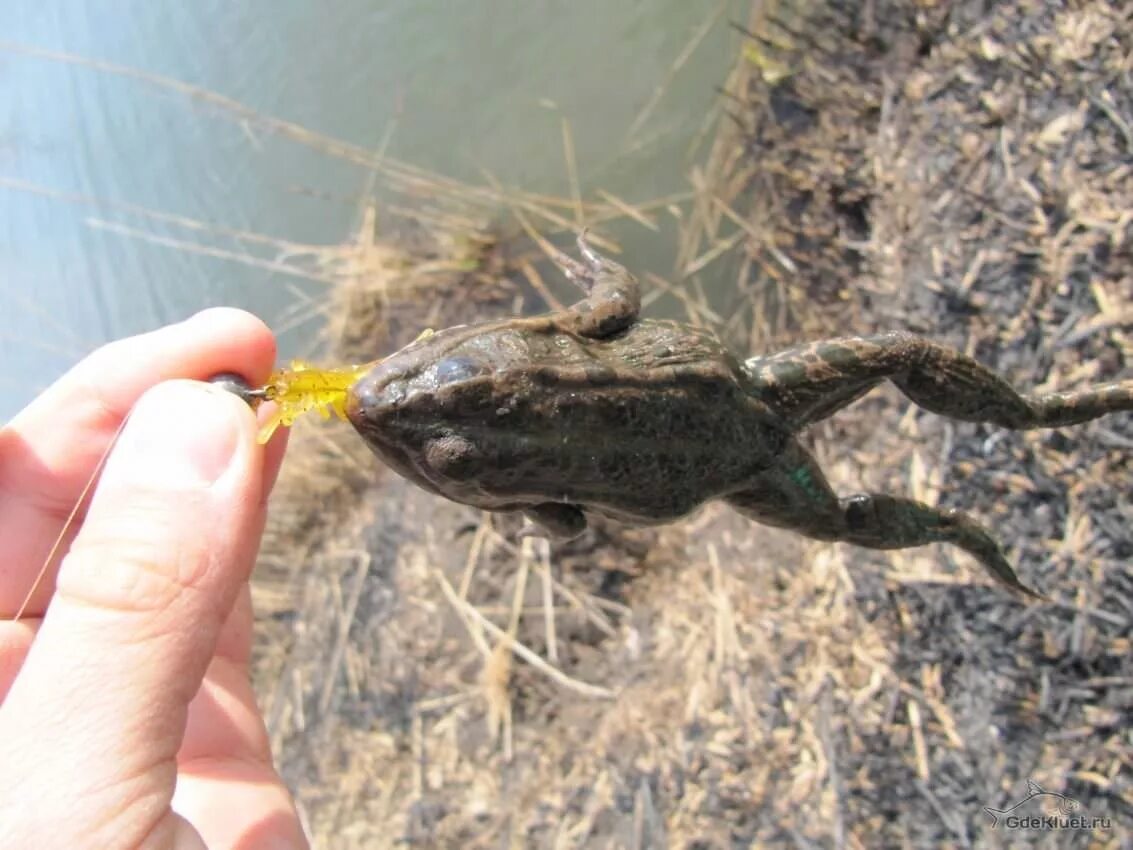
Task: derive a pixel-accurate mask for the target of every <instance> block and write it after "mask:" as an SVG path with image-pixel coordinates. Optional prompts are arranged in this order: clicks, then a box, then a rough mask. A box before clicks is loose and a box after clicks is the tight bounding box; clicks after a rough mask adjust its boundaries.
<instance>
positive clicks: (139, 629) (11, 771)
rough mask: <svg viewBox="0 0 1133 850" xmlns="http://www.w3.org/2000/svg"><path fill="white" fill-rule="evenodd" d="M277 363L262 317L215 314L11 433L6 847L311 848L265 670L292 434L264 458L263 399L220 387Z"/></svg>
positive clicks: (154, 344) (5, 482)
mask: <svg viewBox="0 0 1133 850" xmlns="http://www.w3.org/2000/svg"><path fill="white" fill-rule="evenodd" d="M274 360H275V342H274V340H273V338H272V335H271V332H270V331H269V330H268V329H267V328H266V327H265V326H264V325H263V323H261V322H260V321H259V320H258V319H256V318H254V317H253V316H251V315H249V314H247V313H243V312H241V311H238V310H227V309H223V310H209V311H206V312H205V313H203V314H200V315H198V316H196V317H194V318H192V319H190V320H189V321H187V322H184V323H181V324H178V325H172V326H170V327H167V328H163V329H161V330H158V331H155V332H153V333H150V334H145V335H142V336H138V337H133V338H130V339H127V340H122V341H120V342H116V343H112V344H111V345H109V346H106V347H105V348H103V349H101V350H99V351H97V352H95V353H94V354H92V355H91V356H90V357H89V358H87V359H86V360H84V361H83V362H82V363H80V364H79V365H78V366H76V367H75V368H74V369H73V370H71V372H69V373H68V374H67V375H65V376H64V377H63V378H61V379H60V380H59V381H58V382H57V383H56V384H55V385H54V386H52V387H51V388H49V389H48V390H47V391H46V392H44V393H43V395H41V396H40V397H39V398H38V399H36V400H35V401H34V402H33V403H32V404H31V405H29V406H28V407H27V408H26V409H25V410H24V411H22V412H21V413H20V414H19V415H18V416H17V417H15V418H14V419H13V420H12V421H11V422H10V423H9V424H8V425H7V426H5V427H4V428H3V430H2V431H0V700H2V702H0V846H2V847H45V846H52V847H67V848H85V847H92V848H95V847H97V848H119V847H121V848H135V847H142V848H179V850H180V848H203V847H207V848H260V847H268V848H304V847H306V846H307V842H306V839H305V838H304V837H303V833H302V830H301V828H300V825H299V819H298V817H297V815H296V811H295V807H294V804H293V801H292V799H291V796H290V795H289V793H288V792H287V789H286V788H285V787H284V785H283V783H282V781H281V780H280V778H279V776H278V774H277V773H276V771H275V769H274V767H273V766H272V760H271V753H270V749H269V746H268V737H267V733H266V730H265V727H264V721H263V717H262V715H261V713H260V710H259V708H258V707H257V705H256V699H255V695H254V694H253V692H252V688H251V684H250V681H249V675H248V661H249V655H250V651H251V635H252V608H251V597H250V593H249V587H248V578H249V575H250V573H251V570H252V565H253V562H254V560H255V556H256V551H257V549H258V546H259V541H260V536H261V533H262V530H263V525H264V517H265V505H266V500H267V496H268V493H269V491H270V490H271V487H272V484H273V483H274V480H275V476H276V473H277V471H278V469H279V464H280V460H281V458H282V455H283V451H284V442H285V439H286V437H285V436H284V431H282V430H281V431H280V432H279V433H278V434H277V436H276V437H275V438H273V440H272V441H271V442H270V443H269V444H268V445H267V446H266V447H265V446H259V445H257V443H256V429H257V422H256V416H255V414H254V413H253V412H252V411H251V410H250V409H249V408H248V406H247V405H245V404H244V403H243V402H241V401H240V400H239V399H238V398H236V396H234V395H232V394H230V393H226V392H224V391H222V390H220V389H217V388H215V387H210V386H208V385H207V384H204V383H201V382H202V381H204V380H205V379H207V378H208V377H210V376H211V375H214V374H216V373H219V372H236V373H239V374H241V375H243V376H244V377H245V378H246V379H247V380H248V381H249V382H250V383H251V384H253V385H256V384H258V383H260V382H263V381H264V380H265V379H266V378H267V376H268V373H269V372H270V371H271V368H272V364H273V363H274ZM130 411H133V412H132V413H130ZM128 413H130V416H129V419H128V421H127V422H126V425H125V428H124V429H123V431H122V434H121V436H120V438H119V439H118V442H117V443H116V444H115V446H114V448H113V449H112V450H111V452H110V455H109V457H108V459H107V462H106V466H105V469H104V470H103V472H102V476H101V478H100V480H99V483H98V486H97V488H96V489H95V490H94V491H93V493H92V496H91V497H90V501H89V506H88V507H87V508H86V510H84V511H82V512H81V513H80V515H79V516H78V517H77V518H76V521H75V524H74V528H72V529H71V530H70V531H69V532H68V534H67V536H66V542H67V546H66V547H65V549H64V551H66V552H67V554H66V556H65V557H64V558H62V560H61V563H59V564H57V565H51V566H50V568H49V570H48V573H47V574H46V576H45V577H44V579H43V581H42V582H41V584H40V586H39V589H38V590H37V591H36V593H35V594H33V595H32V597H31V599H30V603H29V604H28V606H27V608H26V611H25V614H24V617H23V619H21V620H20V621H19V622H15V621H14V620H13V617H14V615H15V614H16V612H17V611H18V610H19V609H20V607H21V605H22V604H23V602H24V599H25V596H26V595H27V592H28V590H29V588H31V587H32V586H33V584H34V583H35V580H36V575H37V573H38V572H39V571H40V569H41V567H42V566H43V564H44V561H45V559H46V557H47V554H48V551H49V549H50V546H51V543H52V541H53V540H54V539H55V538H56V536H57V535H58V534H59V532H60V531H61V530H62V529H63V526H64V522H65V519H66V517H67V514H68V513H69V512H70V510H71V508H72V506H73V505H74V503H75V501H76V500H77V499H78V497H79V495H80V493H81V491H82V488H83V486H84V484H85V483H86V481H87V479H88V478H89V477H90V476H91V474H92V472H93V470H94V468H95V466H96V464H97V462H98V460H99V458H100V457H101V456H102V455H103V453H104V451H105V449H106V447H107V445H108V444H109V443H110V441H111V438H112V436H113V435H114V433H115V432H116V430H117V429H118V427H119V425H120V424H121V422H122V420H123V418H124V417H126V416H127V414H128Z"/></svg>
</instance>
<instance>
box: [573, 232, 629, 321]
mask: <svg viewBox="0 0 1133 850" xmlns="http://www.w3.org/2000/svg"><path fill="white" fill-rule="evenodd" d="M578 250H579V253H581V254H582V258H583V259H584V260H585V261H586V262H584V263H580V262H578V261H577V260H574V259H572V258H571V257H568V256H566V255H565V254H558V255H557V256H556V257H554V260H555V262H556V263H558V265H559V268H561V269H562V270H563V274H565V275H566V276H567V277H568V278H570V279H571V280H572V281H574V282H575V283H576V284H578V285H579V286H580V287H581V288H582V291H583V292H585V293H586V298H584V299H583V300H582V301H579V302H578V303H577V304H574V305H572V306H571V307H570V308H569V309H568V310H567V311H566V314H565V316H564V317H563V318H564V321H565V322H566V323H567V325H568V329H569V330H571V331H574V332H575V333H577V334H579V335H580V336H585V337H590V338H592V339H605V338H606V337H611V336H613V335H615V334H617V333H619V332H621V331H623V330H625V329H626V328H628V327H629V326H630V325H632V324H633V323H634V322H635V321H637V316H638V313H639V312H640V311H641V285H640V284H639V283H638V281H637V278H636V277H634V276H633V275H632V274H630V273H629V271H628V270H627V269H626V268H625V266H623V265H621V264H620V263H615V262H614V261H613V260H611V259H609V258H608V257H603V256H602V255H601V254H599V253H598V252H597V251H595V250H594V249H593V248H591V247H590V246H589V245H588V244H587V242H586V231H585V230H584V231H583V232H582V233H580V234H579V235H578Z"/></svg>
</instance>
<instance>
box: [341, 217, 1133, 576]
mask: <svg viewBox="0 0 1133 850" xmlns="http://www.w3.org/2000/svg"><path fill="white" fill-rule="evenodd" d="M577 244H578V251H579V254H580V257H581V259H579V260H576V259H574V258H572V257H569V256H567V255H566V254H563V253H562V252H559V251H557V250H554V251H553V253H552V256H553V259H554V260H555V262H556V263H557V264H558V266H559V267H560V268H561V269H562V271H563V272H564V274H565V275H566V277H567V278H569V279H570V280H572V281H573V282H574V283H575V284H577V285H578V286H579V287H580V288H581V289H582V291H583V293H584V297H583V298H582V300H580V301H578V302H577V303H575V304H573V305H571V306H569V307H566V308H564V309H560V310H555V311H552V312H549V313H545V314H541V315H534V316H521V317H509V318H503V319H496V320H487V321H481V322H477V323H473V324H465V325H456V326H453V327H449V328H445V329H443V330H439V331H436V332H432V333H429V334H424V335H422V337H420V338H418V339H417V340H416V341H414V342H413V343H411V344H409V345H408V346H406V347H405V348H402V349H401V350H400V351H397V352H396V353H394V354H392V355H390V356H388V357H386V358H384V359H382V360H380V361H377V362H376V364H375V365H374V366H373V367H372V368H370V369H369V370H367V371H366V372H364V373H363V375H362V377H361V378H360V379H359V380H358V381H357V382H355V383H354V384H353V385H352V386H351V387H350V388H349V390H348V391H347V398H346V403H345V408H346V415H347V418H348V420H349V421H350V423H351V424H352V425H353V427H354V428H355V430H356V431H357V432H358V434H359V435H360V436H361V437H362V439H363V440H364V441H365V442H366V444H367V445H368V446H369V447H370V449H371V450H372V451H373V452H374V453H375V454H376V455H377V457H378V458H379V459H380V460H381V461H383V462H384V463H385V464H386V465H388V466H389V467H391V468H392V469H393V470H394V471H396V472H397V473H399V474H400V475H401V476H403V477H405V478H406V479H408V480H409V481H411V482H413V483H414V484H416V485H418V486H420V487H422V488H423V489H425V490H427V491H429V492H431V493H435V494H437V495H439V496H442V497H445V498H447V499H450V500H452V501H455V502H459V503H462V504H465V505H470V506H473V507H476V508H481V509H484V510H487V511H500V512H514V511H518V512H522V514H523V515H524V516H526V518H527V520H528V521H529V522H528V524H527V526H526V528H525V529H524V531H523V533H524V534H534V535H541V536H546V537H549V538H551V539H553V540H560V541H561V540H569V539H571V538H574V537H577V536H579V535H580V534H582V533H583V532H584V531H585V530H586V528H587V526H588V522H589V519H592V518H594V517H596V516H598V517H605V518H608V519H612V520H615V521H618V522H622V523H626V524H630V525H635V526H650V525H659V524H664V523H670V522H673V521H676V520H679V519H681V518H683V517H686V516H688V515H689V514H691V513H692V512H694V511H695V510H696V509H698V508H699V507H700V506H701V505H703V504H705V503H706V502H709V501H712V500H721V501H723V502H724V503H726V504H728V505H730V506H731V507H732V508H733V509H735V510H736V511H738V512H739V513H740V514H741V515H743V516H744V517H747V518H748V519H751V520H753V521H754V522H756V523H759V524H762V525H766V526H772V527H777V528H781V529H786V530H789V531H792V532H796V533H798V534H801V535H803V536H805V537H808V538H811V539H813V540H818V541H826V542H844V543H849V544H852V545H856V546H861V547H866V548H869V549H876V550H892V549H905V548H909V547H916V546H922V545H926V544H930V543H946V544H951V545H953V546H956V547H958V548H959V549H961V550H963V551H965V552H967V553H968V554H969V555H970V556H972V557H973V558H974V559H975V561H976V562H977V563H979V564H980V565H981V566H982V567H983V569H984V570H985V571H986V573H987V574H988V575H990V576H991V577H992V578H993V579H995V580H996V581H998V582H999V583H1000V584H1001V585H1002V586H1004V587H1006V588H1009V589H1011V590H1012V591H1015V592H1017V593H1019V594H1022V595H1023V596H1027V597H1036V598H1044V597H1042V596H1041V595H1040V594H1039V593H1037V592H1036V591H1035V590H1033V589H1031V588H1030V587H1028V586H1027V585H1025V584H1024V583H1023V582H1022V581H1021V580H1020V579H1019V577H1018V576H1017V574H1016V572H1015V570H1014V568H1013V567H1012V565H1011V564H1010V563H1009V561H1008V559H1007V557H1006V556H1005V554H1004V550H1003V548H1002V547H1001V546H1000V544H999V543H998V541H997V540H996V539H995V537H994V536H993V534H992V533H991V531H990V530H988V529H987V528H986V527H985V526H983V525H982V524H981V523H980V522H979V521H977V520H976V519H975V518H974V517H972V516H970V515H969V514H967V513H965V512H963V511H961V510H959V509H954V508H946V507H938V506H933V505H929V504H925V503H923V502H919V501H916V500H913V499H909V498H904V497H901V496H896V495H889V494H885V493H876V492H862V493H857V494H852V495H847V496H839V495H838V494H836V493H835V492H834V490H833V488H832V487H831V485H830V484H829V483H828V481H827V479H826V477H825V475H824V474H823V472H822V470H821V469H820V467H819V465H818V463H817V461H816V460H815V458H814V456H813V455H812V453H811V452H810V451H809V450H808V449H807V448H806V447H805V446H804V444H803V442H802V441H801V439H800V438H801V436H802V434H803V432H804V431H805V430H806V429H807V428H809V427H810V426H812V425H814V424H815V423H817V422H819V421H821V420H824V419H826V418H827V417H829V416H832V415H833V414H835V413H837V412H838V411H839V410H842V409H843V408H845V407H846V406H848V405H849V404H851V403H853V402H854V401H856V400H858V399H860V398H861V397H862V396H864V395H865V394H866V393H868V392H869V391H870V390H872V389H873V388H875V387H877V386H878V385H880V384H881V383H883V382H885V381H888V382H890V383H892V384H893V385H895V386H896V387H897V389H898V390H900V391H901V392H902V393H903V394H904V395H905V396H906V397H907V398H908V399H909V400H910V401H912V402H913V403H914V404H915V405H917V406H919V407H921V408H923V409H925V410H928V411H931V412H933V413H935V414H938V415H943V416H946V417H950V418H952V419H956V420H961V421H965V422H981V423H989V424H992V425H995V426H999V427H1003V428H1009V429H1017V430H1021V429H1032V428H1060V427H1064V426H1069V425H1075V424H1078V423H1082V422H1086V421H1089V420H1092V419H1096V418H1098V417H1101V416H1104V415H1106V414H1110V413H1115V412H1119V411H1129V410H1133V380H1121V381H1116V382H1112V383H1106V384H1100V385H1094V386H1089V387H1086V388H1084V389H1079V390H1075V391H1071V392H1049V393H1037V394H1029V395H1028V394H1024V393H1020V392H1018V391H1017V390H1015V389H1014V388H1013V387H1012V386H1011V385H1010V384H1009V383H1008V382H1007V381H1006V380H1005V379H1004V378H1002V377H1000V376H999V375H997V374H996V373H995V372H993V371H992V370H990V369H989V368H987V367H985V366H983V365H981V364H980V363H979V362H978V361H976V360H975V359H973V358H972V357H969V356H968V355H966V354H963V353H961V352H960V351H957V350H955V349H952V348H949V347H947V346H944V345H941V344H939V343H936V342H934V341H932V340H930V339H928V338H925V337H922V336H918V335H915V334H913V333H911V332H908V331H903V330H894V331H888V332H883V333H878V334H873V335H865V336H843V337H838V338H832V339H825V340H819V341H815V342H809V343H803V344H800V345H797V346H795V347H791V348H788V349H786V350H782V351H778V352H773V353H770V354H764V355H757V356H753V357H749V358H746V359H741V358H739V357H737V356H736V355H734V354H733V353H732V351H731V350H730V349H729V348H727V347H726V346H725V345H724V343H723V342H722V341H721V340H720V339H719V337H718V336H717V335H716V334H715V333H713V332H712V331H710V330H707V329H704V328H701V327H698V326H694V325H691V324H688V323H684V322H680V321H669V320H661V319H647V318H643V317H641V315H640V313H641V286H640V283H639V282H638V279H637V277H636V276H635V275H633V274H631V273H630V272H629V271H628V270H627V268H626V267H625V266H623V265H621V264H620V263H618V262H616V261H614V260H612V259H610V258H608V257H606V256H603V255H602V254H600V253H598V252H597V251H596V250H594V249H593V248H592V247H591V246H590V244H589V243H588V241H587V236H586V233H585V232H583V233H581V234H579V236H578V239H577Z"/></svg>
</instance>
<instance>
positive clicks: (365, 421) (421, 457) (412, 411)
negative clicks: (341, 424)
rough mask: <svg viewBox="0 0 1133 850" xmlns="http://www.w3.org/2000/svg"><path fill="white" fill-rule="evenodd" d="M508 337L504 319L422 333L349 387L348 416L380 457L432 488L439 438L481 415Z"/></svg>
mask: <svg viewBox="0 0 1133 850" xmlns="http://www.w3.org/2000/svg"><path fill="white" fill-rule="evenodd" d="M501 324H502V323H501ZM513 341H514V340H512V335H511V334H509V332H508V331H507V329H506V327H501V328H500V329H499V330H498V331H493V330H492V329H491V328H490V326H489V327H488V328H486V327H485V326H484V325H478V326H467V325H460V326H457V327H452V328H446V329H445V330H442V331H438V332H436V333H433V334H430V335H428V336H422V337H421V338H419V339H417V340H416V341H414V342H413V343H410V344H409V345H407V346H406V347H405V348H403V349H401V350H400V351H398V352H395V353H394V354H391V355H389V356H388V357H386V358H384V359H383V360H381V361H379V362H378V363H377V364H376V365H375V366H374V367H373V368H372V369H371V370H370V371H369V372H367V373H366V374H365V375H363V376H362V377H361V378H360V379H359V380H358V381H357V382H356V383H355V384H354V385H353V386H352V387H351V388H350V390H349V391H348V393H347V402H346V413H347V418H348V419H349V420H350V423H351V424H352V425H353V426H354V428H355V430H357V431H358V433H359V434H360V435H361V436H362V438H363V439H364V440H365V441H366V444H367V445H369V446H370V448H371V449H372V450H373V451H374V452H375V454H377V455H378V457H380V458H381V459H382V460H383V461H384V462H386V463H387V464H389V465H390V466H391V467H393V468H394V469H395V470H397V471H398V472H400V473H401V474H402V475H405V476H406V477H408V478H410V479H412V480H414V481H416V482H417V483H419V484H423V485H424V486H427V487H430V489H434V490H435V489H437V485H438V482H437V481H436V480H435V478H436V476H435V474H434V473H435V472H437V469H436V467H437V463H436V462H435V461H436V460H437V458H436V457H434V455H436V454H437V452H438V448H437V447H438V445H439V446H441V449H443V448H444V447H445V446H448V445H449V444H450V443H451V441H452V435H453V434H454V433H460V432H462V431H463V430H465V428H466V427H467V426H468V424H469V423H470V422H472V421H474V420H476V419H478V418H481V417H482V416H483V415H484V412H485V410H486V409H487V406H488V405H490V404H491V403H492V395H493V383H492V375H493V373H494V370H495V369H496V368H497V367H498V366H500V365H501V362H502V361H503V362H506V361H507V360H508V358H509V356H510V353H509V345H510V343H511V342H513ZM445 441H448V442H445ZM450 453H451V452H450ZM442 454H443V452H442ZM446 457H447V456H446ZM441 459H442V460H443V459H444V458H441ZM450 471H451V472H456V471H457V470H456V469H455V468H454V469H453V470H450Z"/></svg>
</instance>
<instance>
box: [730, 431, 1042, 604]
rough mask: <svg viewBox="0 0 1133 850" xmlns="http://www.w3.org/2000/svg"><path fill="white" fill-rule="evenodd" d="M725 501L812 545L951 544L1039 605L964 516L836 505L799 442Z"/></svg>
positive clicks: (924, 508) (854, 499)
mask: <svg viewBox="0 0 1133 850" xmlns="http://www.w3.org/2000/svg"><path fill="white" fill-rule="evenodd" d="M725 500H726V501H727V502H728V503H729V504H730V505H731V506H732V507H733V508H735V509H736V510H737V511H739V512H740V513H742V514H743V515H744V516H747V517H749V518H750V519H753V520H755V521H756V522H759V523H763V524H764V525H772V526H776V527H778V528H786V529H789V530H791V531H795V532H797V533H799V534H803V535H806V536H807V537H811V538H814V539H816V540H828V541H841V542H844V543H852V544H854V545H856V546H864V547H867V548H869V549H905V548H909V547H912V546H923V545H926V544H928V543H951V544H953V545H955V546H959V547H960V548H961V549H963V550H964V551H965V552H967V553H969V554H970V555H972V556H973V557H975V558H976V560H978V561H979V562H980V564H981V565H982V566H983V567H984V569H985V570H987V572H988V573H989V574H990V575H991V576H992V577H993V578H995V579H996V580H997V581H999V582H1001V583H1003V584H1005V585H1007V586H1008V587H1010V588H1012V589H1013V590H1017V591H1019V592H1021V593H1024V594H1026V595H1028V596H1034V597H1038V598H1042V597H1040V596H1039V594H1037V593H1035V592H1034V591H1033V590H1031V589H1030V588H1028V587H1026V586H1025V585H1024V584H1022V583H1021V582H1020V581H1019V579H1018V577H1017V576H1016V575H1015V571H1014V570H1013V569H1012V568H1011V565H1010V564H1009V563H1008V562H1007V559H1006V558H1005V557H1004V555H1003V551H1002V550H1001V549H1000V547H999V544H998V543H996V541H995V539H994V538H993V537H992V536H991V534H990V533H988V531H987V530H986V529H985V528H983V527H982V526H981V525H980V524H979V523H978V522H976V521H975V520H974V519H972V518H971V517H970V516H968V515H967V514H965V513H963V512H961V511H956V510H942V509H939V508H934V507H931V506H929V505H926V504H923V503H921V502H917V501H914V500H912V499H902V498H898V497H896V496H886V495H883V494H879V493H860V494H857V495H854V496H849V497H847V498H842V499H840V498H838V496H837V495H835V493H834V492H833V490H831V489H830V485H829V484H828V483H827V481H826V478H825V476H823V474H822V470H820V469H819V468H818V464H817V463H815V461H814V459H813V458H812V457H811V456H810V454H809V453H808V452H807V451H806V450H805V449H804V448H802V446H799V445H798V444H797V443H794V444H792V445H791V446H789V447H788V448H787V449H786V450H785V451H784V455H783V457H782V462H781V463H780V464H778V465H777V467H776V468H775V469H773V470H767V471H766V472H764V473H763V474H761V475H760V477H759V479H758V481H757V482H756V483H755V484H754V486H752V487H750V488H748V489H746V490H742V491H739V492H735V493H732V494H730V495H729V496H727V497H726V498H725Z"/></svg>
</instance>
